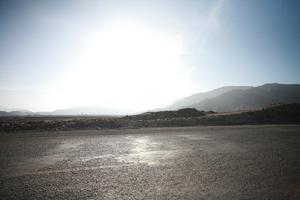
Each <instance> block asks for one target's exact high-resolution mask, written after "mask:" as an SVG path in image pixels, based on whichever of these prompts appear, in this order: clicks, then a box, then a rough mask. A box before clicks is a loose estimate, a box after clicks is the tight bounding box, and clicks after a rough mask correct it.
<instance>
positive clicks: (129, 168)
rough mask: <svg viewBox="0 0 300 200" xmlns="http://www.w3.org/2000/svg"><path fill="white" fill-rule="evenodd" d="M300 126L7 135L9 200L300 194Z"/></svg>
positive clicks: (0, 153) (1, 141)
mask: <svg viewBox="0 0 300 200" xmlns="http://www.w3.org/2000/svg"><path fill="white" fill-rule="evenodd" d="M299 147H300V126H299V125H251V126H249V125H244V126H214V127H213V126H208V127H181V128H143V129H124V130H94V131H87V130H85V131H58V132H31V133H30V132H26V133H22V132H19V133H2V134H1V136H0V158H1V162H0V166H1V176H0V177H1V181H0V183H1V187H0V197H1V199H273V200H274V199H299V192H300V148H299Z"/></svg>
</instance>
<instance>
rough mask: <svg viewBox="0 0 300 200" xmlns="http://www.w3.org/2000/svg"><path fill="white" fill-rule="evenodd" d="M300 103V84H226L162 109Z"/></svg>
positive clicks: (80, 111)
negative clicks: (253, 85)
mask: <svg viewBox="0 0 300 200" xmlns="http://www.w3.org/2000/svg"><path fill="white" fill-rule="evenodd" d="M288 103H300V84H279V83H269V84H265V85H261V86H257V87H252V86H225V87H221V88H217V89H215V90H211V91H208V92H200V93H196V94H193V95H190V96H188V97H185V98H182V99H180V100H178V101H176V102H175V103H173V104H171V105H170V106H167V107H165V108H162V109H155V111H164V110H179V109H183V108H195V109H197V110H199V111H215V112H231V111H240V110H254V109H260V108H262V107H266V106H268V105H270V104H288ZM130 114H134V113H132V112H129V111H126V110H122V111H121V110H118V109H110V108H106V107H97V106H82V107H75V108H69V109H60V110H55V111H53V112H30V111H28V110H16V111H10V112H8V111H0V116H28V115H29V116H33V115H37V116H38V115H103V116H108V115H130Z"/></svg>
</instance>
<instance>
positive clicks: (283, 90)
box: [165, 83, 300, 112]
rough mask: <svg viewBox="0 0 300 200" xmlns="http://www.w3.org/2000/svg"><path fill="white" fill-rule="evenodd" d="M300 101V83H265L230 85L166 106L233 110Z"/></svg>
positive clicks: (217, 110) (175, 108)
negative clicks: (253, 85)
mask: <svg viewBox="0 0 300 200" xmlns="http://www.w3.org/2000/svg"><path fill="white" fill-rule="evenodd" d="M298 102H300V85H299V84H278V83H272V84H265V85H262V86H258V87H250V86H229V87H222V88H218V89H215V90H212V91H209V92H204V93H197V94H194V95H191V96H189V97H185V98H183V99H181V100H179V101H177V102H175V103H174V104H172V105H170V106H168V107H167V108H165V109H166V110H177V109H180V108H188V107H189V108H196V109H198V110H204V111H210V110H212V111H216V112H231V111H239V110H253V109H259V108H262V107H265V106H268V105H270V104H279V103H280V104H286V103H298Z"/></svg>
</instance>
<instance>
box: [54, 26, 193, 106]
mask: <svg viewBox="0 0 300 200" xmlns="http://www.w3.org/2000/svg"><path fill="white" fill-rule="evenodd" d="M181 54H183V49H182V39H181V37H180V35H168V34H166V33H165V32H164V31H160V32H159V31H154V30H151V29H148V28H147V27H144V26H143V25H140V24H131V23H124V22H122V23H119V24H112V25H110V26H108V27H104V28H102V29H99V30H95V31H92V32H90V33H89V34H87V35H86V38H85V39H84V42H83V46H82V48H80V49H79V51H78V52H77V53H76V54H75V56H74V59H73V60H72V61H71V62H70V63H69V66H68V67H67V69H66V70H65V71H64V72H63V73H62V75H61V77H60V79H59V80H58V81H56V82H55V83H54V84H53V85H51V86H49V87H50V88H53V90H52V95H53V96H52V97H50V99H51V102H52V103H54V102H55V104H56V105H55V107H57V108H59V107H62V108H63V107H66V106H71V107H72V106H76V105H99V104H100V105H105V106H108V107H117V108H119V107H120V108H121V107H123V108H124V107H125V108H126V109H127V110H129V111H143V110H147V109H152V108H155V107H160V106H166V105H167V104H168V103H170V102H172V101H173V100H174V99H176V98H179V97H181V96H183V95H187V94H189V92H190V91H189V89H188V88H191V85H189V84H191V83H190V82H189V74H188V71H187V70H185V67H186V66H184V63H183V62H182V61H181V60H180V55H181ZM57 96H60V98H59V99H57V98H56V97H57Z"/></svg>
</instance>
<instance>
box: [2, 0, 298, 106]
mask: <svg viewBox="0 0 300 200" xmlns="http://www.w3.org/2000/svg"><path fill="white" fill-rule="evenodd" d="M299 10H300V1H296V0H295V1H292V0H243V1H241V0H151V1H146V0H136V1H133V0H128V1H125V0H123V1H122V0H119V1H115V0H109V1H108V0H107V1H104V0H99V1H94V0H88V1H80V0H73V1H71V0H51V1H50V0H49V1H46V0H41V1H38V0H23V1H18V0H16V1H14V0H8V1H0V26H1V29H0V108H1V109H16V108H17V109H28V110H32V111H52V110H55V109H63V108H71V107H77V106H99V107H104V108H113V109H114V110H120V111H121V110H122V111H124V112H125V111H126V112H138V111H143V110H149V109H153V108H157V107H164V106H166V105H168V104H170V103H172V102H173V101H175V100H176V99H179V98H181V97H184V96H187V95H190V94H192V93H197V92H202V91H208V90H211V89H215V88H218V87H221V86H226V85H252V86H257V85H261V84H264V83H274V82H277V83H300V56H299V52H300V37H299V36H300V26H299V25H300V12H299Z"/></svg>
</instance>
